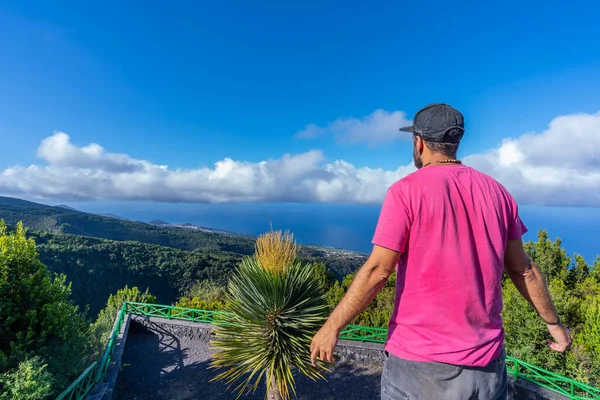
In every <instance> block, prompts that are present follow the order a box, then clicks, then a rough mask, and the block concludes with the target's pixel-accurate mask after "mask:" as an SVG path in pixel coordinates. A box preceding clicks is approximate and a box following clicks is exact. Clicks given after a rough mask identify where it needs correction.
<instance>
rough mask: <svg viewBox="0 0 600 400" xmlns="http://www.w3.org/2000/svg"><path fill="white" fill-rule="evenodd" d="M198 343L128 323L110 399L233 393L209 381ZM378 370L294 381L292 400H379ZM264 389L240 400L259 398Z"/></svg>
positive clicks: (339, 371) (345, 367) (212, 398)
mask: <svg viewBox="0 0 600 400" xmlns="http://www.w3.org/2000/svg"><path fill="white" fill-rule="evenodd" d="M199 344H201V343H199V342H198V341H193V340H189V339H185V338H178V337H175V336H173V335H171V334H169V333H168V332H166V331H165V332H160V333H158V334H156V333H151V332H149V331H146V330H145V329H143V328H141V327H139V326H138V325H136V324H132V325H131V328H130V331H129V335H128V337H127V342H126V346H125V352H124V354H123V367H122V369H121V372H120V373H119V377H118V380H117V384H116V388H115V394H114V396H113V398H114V399H115V400H158V399H161V400H162V399H169V400H192V399H202V400H217V399H218V400H225V399H235V398H236V393H234V392H233V391H231V390H229V391H226V389H227V387H226V385H225V384H224V383H222V382H210V380H211V379H212V378H213V377H215V375H216V374H217V372H216V371H214V370H210V369H208V366H209V364H210V351H209V349H208V346H207V345H204V344H202V345H199ZM380 376H381V369H380V368H376V367H371V368H367V367H364V366H356V365H351V364H340V365H338V366H337V367H336V369H335V370H334V371H332V372H331V373H329V374H327V376H326V379H327V381H318V382H313V381H311V380H310V379H308V378H306V377H304V376H297V377H296V383H297V384H296V390H297V391H298V393H297V399H301V400H309V399H310V400H337V399H360V400H370V399H373V400H375V399H379V398H380V393H379V392H380V391H379V380H380ZM264 393H265V392H264V387H263V388H260V389H259V390H258V391H257V392H256V393H254V394H246V395H244V396H242V397H241V398H242V399H252V400H254V399H257V400H262V399H264Z"/></svg>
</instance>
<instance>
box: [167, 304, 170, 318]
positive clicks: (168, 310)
mask: <svg viewBox="0 0 600 400" xmlns="http://www.w3.org/2000/svg"><path fill="white" fill-rule="evenodd" d="M167 317H168V318H169V319H171V307H169V308H167Z"/></svg>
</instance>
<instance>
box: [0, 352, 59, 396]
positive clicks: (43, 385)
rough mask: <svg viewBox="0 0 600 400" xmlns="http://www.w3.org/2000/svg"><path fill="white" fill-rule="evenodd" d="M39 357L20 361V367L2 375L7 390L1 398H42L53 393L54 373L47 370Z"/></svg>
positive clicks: (1, 379) (2, 393) (0, 393)
mask: <svg viewBox="0 0 600 400" xmlns="http://www.w3.org/2000/svg"><path fill="white" fill-rule="evenodd" d="M46 367H47V365H46V364H42V361H41V359H40V358H39V357H34V358H29V359H27V360H25V361H22V362H20V363H19V367H18V368H17V369H16V370H14V371H10V372H7V373H5V374H3V375H2V376H0V383H1V384H2V385H3V386H4V388H5V390H4V391H3V392H0V400H14V399H19V400H41V399H45V398H47V397H48V396H49V395H50V394H51V393H52V383H53V382H52V381H53V378H52V374H51V373H50V372H48V371H47V369H46Z"/></svg>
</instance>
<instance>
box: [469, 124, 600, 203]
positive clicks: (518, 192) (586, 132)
mask: <svg viewBox="0 0 600 400" xmlns="http://www.w3.org/2000/svg"><path fill="white" fill-rule="evenodd" d="M463 160H464V162H465V163H466V164H468V165H471V166H473V167H475V168H478V169H480V170H482V171H484V172H486V173H488V174H489V175H491V176H493V177H494V178H496V179H498V180H499V181H500V182H502V183H503V184H504V185H505V186H506V187H507V188H508V189H509V190H510V191H511V193H512V194H513V195H514V196H515V197H516V198H517V200H519V201H520V202H521V203H523V204H537V205H571V206H600V112H598V113H596V114H572V115H565V116H560V117H557V118H555V119H554V120H552V122H551V123H550V125H549V127H548V129H546V130H545V131H543V132H542V133H539V134H536V133H526V134H524V135H522V136H520V137H518V138H514V139H505V140H504V141H503V142H502V144H501V145H500V147H499V148H497V149H493V150H490V151H487V152H485V153H482V154H475V155H471V156H468V157H464V159H463Z"/></svg>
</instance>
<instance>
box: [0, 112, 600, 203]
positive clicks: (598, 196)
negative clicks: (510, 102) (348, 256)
mask: <svg viewBox="0 0 600 400" xmlns="http://www.w3.org/2000/svg"><path fill="white" fill-rule="evenodd" d="M384 113H385V112H384ZM387 115H390V114H389V113H387ZM350 120H351V119H350ZM393 125H394V126H393V128H394V129H395V130H396V131H397V126H399V125H400V124H396V123H394V124H393ZM357 126H358V125H357ZM357 129H358V131H360V129H359V128H357ZM361 129H362V128H361ZM348 132H349V131H348ZM355 132H356V131H355ZM394 134H395V133H394ZM356 135H358V134H356ZM355 137H358V136H355ZM599 149H600V113H596V114H575V115H567V116H561V117H557V118H555V119H554V120H553V121H552V122H551V123H550V125H549V127H548V129H547V130H545V131H543V132H541V133H539V134H536V133H527V134H524V135H522V136H520V137H517V138H511V139H506V140H504V141H503V142H502V144H501V145H500V146H499V147H498V148H496V149H492V150H489V151H487V152H484V153H480V154H474V155H469V156H467V157H463V161H464V162H465V164H467V165H470V166H473V167H475V168H477V169H479V170H481V171H483V172H486V173H488V174H490V175H491V176H493V177H495V178H496V179H498V180H499V181H500V182H501V183H503V184H504V185H505V186H506V187H507V188H508V189H509V190H510V191H511V192H512V193H513V194H514V195H515V197H516V198H517V200H518V201H519V202H520V203H521V204H538V205H573V206H600V153H599ZM37 154H38V156H39V157H40V158H41V159H42V160H44V161H45V162H46V163H47V165H31V166H29V167H22V166H14V167H11V168H8V169H5V170H4V171H1V172H0V194H3V195H9V196H17V197H26V198H29V199H39V200H90V199H95V200H152V201H165V202H235V201H250V202H262V201H297V202H358V203H379V202H381V200H382V199H383V196H384V194H385V191H386V190H387V188H388V187H389V186H390V185H391V184H392V183H393V182H395V181H396V180H397V179H399V178H401V177H403V176H405V175H406V174H408V173H411V172H412V171H414V167H413V166H412V162H410V160H411V154H410V152H407V154H406V165H404V166H401V167H399V168H398V169H397V170H382V169H371V168H367V167H363V168H357V167H355V166H353V165H352V164H350V163H348V162H346V161H343V160H337V161H334V162H331V163H326V162H325V157H324V155H323V153H322V152H320V151H316V150H313V151H309V152H306V153H301V154H295V155H284V156H283V157H281V158H280V159H275V160H267V161H262V162H258V163H252V162H244V161H235V160H232V159H229V158H226V159H224V160H221V161H218V162H216V163H215V164H214V166H213V167H212V168H197V169H170V168H168V167H167V166H164V165H157V164H153V163H151V162H149V161H145V160H138V159H134V158H132V157H130V156H128V155H125V154H113V153H109V152H108V151H106V150H105V149H104V148H102V147H101V146H99V145H97V144H90V145H88V146H83V147H78V146H75V145H74V144H72V143H71V140H70V138H69V136H68V135H66V134H65V133H56V134H54V135H52V136H50V137H48V138H46V139H44V140H43V141H42V143H41V144H40V147H39V148H38V152H37Z"/></svg>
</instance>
